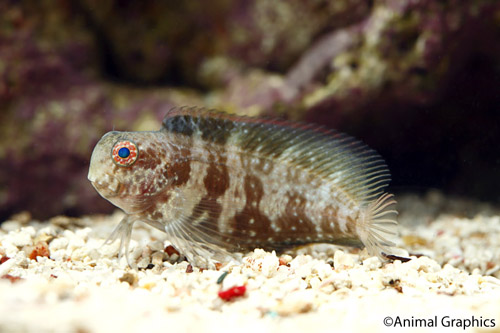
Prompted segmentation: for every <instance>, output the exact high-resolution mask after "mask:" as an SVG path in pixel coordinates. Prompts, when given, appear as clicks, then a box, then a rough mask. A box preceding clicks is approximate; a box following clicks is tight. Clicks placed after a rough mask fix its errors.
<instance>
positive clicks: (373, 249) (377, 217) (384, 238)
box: [357, 193, 398, 259]
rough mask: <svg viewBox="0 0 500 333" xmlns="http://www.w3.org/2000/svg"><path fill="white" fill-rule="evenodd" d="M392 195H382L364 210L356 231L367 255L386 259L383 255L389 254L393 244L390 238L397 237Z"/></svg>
mask: <svg viewBox="0 0 500 333" xmlns="http://www.w3.org/2000/svg"><path fill="white" fill-rule="evenodd" d="M393 197H394V196H393V195H392V194H389V193H384V194H383V195H381V196H380V197H379V198H378V199H377V200H374V201H373V202H371V203H370V204H369V205H368V206H367V207H366V208H365V211H364V213H363V214H362V217H361V219H360V221H358V226H357V230H358V233H359V236H360V238H361V241H362V242H363V244H364V245H365V246H366V248H367V250H368V253H370V254H371V255H376V256H378V257H379V258H381V259H386V258H385V257H384V255H383V253H385V254H390V253H391V250H390V247H391V246H394V245H395V244H394V243H393V242H392V241H391V240H390V238H392V237H394V236H397V234H398V233H397V225H398V222H397V220H396V216H397V214H398V212H397V211H396V210H395V209H392V208H393V206H394V205H395V204H396V200H394V199H393Z"/></svg>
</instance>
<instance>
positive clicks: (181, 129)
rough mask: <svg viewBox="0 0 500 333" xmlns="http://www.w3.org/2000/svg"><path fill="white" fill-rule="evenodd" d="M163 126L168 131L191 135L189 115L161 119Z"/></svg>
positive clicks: (191, 127)
mask: <svg viewBox="0 0 500 333" xmlns="http://www.w3.org/2000/svg"><path fill="white" fill-rule="evenodd" d="M163 128H165V129H166V130H167V131H169V132H174V133H180V134H184V135H187V136H191V135H193V132H194V129H193V124H192V122H191V117H189V116H176V117H171V118H167V119H165V120H164V121H163Z"/></svg>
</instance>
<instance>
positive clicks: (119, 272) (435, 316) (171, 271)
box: [0, 202, 500, 333]
mask: <svg viewBox="0 0 500 333" xmlns="http://www.w3.org/2000/svg"><path fill="white" fill-rule="evenodd" d="M420 203H421V202H420ZM403 215H404V214H403ZM437 215H439V214H437ZM28 217H29V216H28ZM403 217H404V218H403V220H405V222H404V223H403V225H402V226H401V238H400V243H399V244H398V245H399V246H400V247H401V248H404V249H405V250H406V251H407V252H406V254H408V253H409V255H410V256H411V260H410V261H408V262H401V261H399V260H396V261H394V262H392V263H384V264H383V263H381V262H380V261H379V259H378V258H376V257H368V255H367V254H366V251H359V250H354V249H349V248H340V247H335V246H331V245H315V246H310V247H305V248H301V249H298V250H296V251H294V252H291V253H289V254H284V255H280V256H277V255H276V254H275V253H269V252H265V251H263V250H259V249H256V250H255V251H253V252H251V253H248V254H246V255H245V256H244V258H243V260H242V263H232V264H228V265H226V266H223V267H219V270H200V269H198V268H196V267H194V268H192V272H190V270H191V267H188V263H187V262H186V261H180V260H175V259H177V258H178V257H179V256H178V255H177V254H175V253H174V254H173V255H172V256H170V257H169V256H168V255H167V254H166V253H165V251H164V248H165V246H166V245H168V242H167V241H165V240H164V238H165V235H163V234H162V233H160V232H157V231H155V230H153V229H151V228H149V227H147V226H138V227H136V228H135V229H134V232H133V241H132V243H131V257H132V258H133V260H134V261H135V262H137V263H138V266H139V267H143V268H141V269H138V270H136V269H130V268H128V267H127V265H126V262H125V260H123V259H122V261H121V262H119V261H118V259H117V258H116V253H117V251H118V244H117V243H115V244H111V245H106V246H102V243H103V241H104V240H105V239H106V237H107V236H108V235H109V233H110V232H111V230H112V228H113V227H114V226H115V225H116V224H117V223H118V221H119V219H120V214H119V213H116V214H114V215H112V216H94V217H84V218H81V219H73V218H65V217H58V218H54V219H51V220H49V221H47V222H43V223H42V222H36V221H31V220H30V219H29V218H27V216H26V215H19V216H17V217H14V218H13V219H11V220H9V221H6V222H5V223H3V224H2V226H1V227H0V258H3V259H2V262H3V263H2V264H1V265H0V277H2V278H0V331H2V332H4V331H5V332H17V331H22V332H26V331H28V332H31V331H32V332H54V331H57V332H118V331H119V332H156V331H158V332H165V331H167V330H168V331H173V332H176V333H177V332H184V331H189V332H194V331H211V332H224V331H243V332H245V331H249V332H250V331H251V332H255V331H261V332H276V331H278V330H279V331H287V332H303V331H307V332H313V331H320V332H326V331H329V332H331V331H337V330H338V331H368V330H370V331H371V332H377V331H393V332H395V331H397V330H401V327H403V326H404V327H406V328H405V331H408V332H411V331H420V330H422V326H427V327H429V326H437V327H441V328H443V327H454V328H455V330H463V327H464V326H469V328H468V330H472V331H474V330H482V329H485V328H487V327H488V326H492V324H494V326H495V328H496V330H497V331H498V330H499V327H500V280H499V278H500V217H499V216H490V217H485V216H481V215H477V216H476V217H474V218H472V219H467V218H459V217H456V216H453V215H441V216H437V217H432V218H428V219H427V221H425V219H424V222H423V223H419V224H417V225H414V224H412V223H411V220H412V218H411V216H409V215H408V214H407V215H406V216H403ZM408 221H409V222H408ZM47 250H48V251H47ZM402 253H403V254H405V252H404V251H403V252H402ZM37 255H39V256H37ZM47 255H48V257H47ZM30 257H31V258H32V259H30ZM7 258H9V259H8V260H7ZM148 265H149V266H148ZM145 267H147V268H145ZM224 271H227V272H229V273H228V274H227V276H226V278H225V279H224V280H223V282H222V284H217V279H218V278H219V277H220V276H221V274H222V273H223V272H224ZM241 285H245V286H246V292H245V294H244V295H243V296H242V297H237V298H234V299H233V300H231V301H225V300H223V299H221V298H220V297H218V292H219V291H220V290H221V289H222V290H227V289H230V288H231V287H233V286H241ZM405 320H406V321H405Z"/></svg>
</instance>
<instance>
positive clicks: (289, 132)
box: [163, 107, 390, 205]
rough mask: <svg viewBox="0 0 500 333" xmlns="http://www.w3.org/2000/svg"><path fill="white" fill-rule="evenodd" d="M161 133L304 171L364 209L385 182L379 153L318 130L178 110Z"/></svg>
mask: <svg viewBox="0 0 500 333" xmlns="http://www.w3.org/2000/svg"><path fill="white" fill-rule="evenodd" d="M163 130H164V131H168V132H175V133H180V134H183V135H188V136H193V137H199V138H201V139H203V140H205V141H209V142H213V143H214V144H226V143H228V144H233V145H236V146H238V147H240V148H241V149H242V150H243V151H244V152H246V153H248V154H250V155H257V156H259V157H268V158H270V159H273V160H274V161H275V162H281V163H286V164H288V165H290V167H298V168H301V169H303V170H307V171H308V172H311V173H314V174H315V175H317V176H319V177H321V178H322V179H324V180H326V181H329V182H331V183H332V184H333V185H335V186H337V187H338V188H339V189H340V190H341V191H343V192H345V193H347V194H348V195H349V196H351V197H352V198H354V199H355V200H356V201H358V202H360V203H362V204H365V205H367V204H368V203H369V202H372V201H373V200H375V199H376V198H377V197H378V196H379V195H380V194H381V193H382V192H383V189H384V188H385V187H386V186H387V185H388V183H389V181H390V174H389V170H388V169H387V166H386V164H385V162H384V161H383V159H382V158H381V157H380V155H379V154H378V153H376V152H375V151H374V150H372V149H371V148H369V147H368V146H366V145H365V144H364V143H362V142H361V141H358V140H356V139H354V138H353V137H351V136H348V135H346V134H343V133H340V132H338V131H335V130H330V129H327V128H325V127H322V126H318V125H312V124H305V123H300V122H290V121H286V120H281V119H277V118H253V117H246V116H237V115H231V114H227V113H224V112H220V111H216V110H207V109H204V108H197V107H181V108H174V109H172V110H170V111H169V112H168V113H167V115H166V116H165V118H164V120H163Z"/></svg>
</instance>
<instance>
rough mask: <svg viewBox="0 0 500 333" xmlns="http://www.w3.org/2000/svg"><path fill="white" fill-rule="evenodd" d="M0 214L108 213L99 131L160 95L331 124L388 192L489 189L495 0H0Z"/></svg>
mask: <svg viewBox="0 0 500 333" xmlns="http://www.w3.org/2000/svg"><path fill="white" fill-rule="evenodd" d="M0 13H1V15H0V218H1V220H3V219H4V218H6V217H8V216H9V215H11V214H14V213H18V212H20V211H30V212H31V213H32V214H33V215H34V216H35V217H36V218H40V219H42V218H46V217H48V216H53V215H57V214H68V215H80V214H87V213H99V212H109V211H112V210H113V207H112V206H111V205H110V204H108V203H107V202H106V201H105V200H103V199H101V198H100V197H99V196H98V195H97V193H96V192H95V191H94V189H93V188H92V187H91V185H90V184H89V182H88V181H87V179H86V174H87V170H88V162H89V158H90V154H91V151H92V148H93V146H94V144H95V143H96V142H97V140H98V139H99V138H100V137H101V136H102V135H103V134H104V133H105V132H107V131H109V130H111V129H112V128H115V129H119V130H149V129H157V128H158V127H159V125H160V121H161V118H162V116H163V115H164V114H165V112H166V111H167V110H168V109H169V108H171V107H173V106H176V105H203V106H208V107H216V108H220V109H224V110H226V111H229V112H234V113H239V114H249V115H257V114H273V115H279V116H282V117H286V118H289V119H294V120H304V121H311V122H316V123H320V124H324V125H326V126H329V127H335V128H337V129H339V130H341V131H344V132H347V133H349V134H351V135H354V136H356V137H358V138H360V139H362V140H364V141H365V142H366V143H368V144H369V145H370V146H372V147H373V148H375V149H376V150H378V151H379V152H380V153H381V154H382V156H384V158H385V159H386V160H387V162H388V164H389V166H390V168H391V170H392V174H393V183H392V190H393V191H395V192H408V191H412V192H424V191H427V190H428V189H430V188H438V189H440V190H442V191H444V192H445V193H447V194H450V195H457V196H467V197H473V198H478V199H481V200H486V201H490V202H493V203H497V202H498V201H499V199H500V171H499V170H500V147H499V146H500V145H499V144H498V142H499V140H500V131H499V127H500V115H499V112H498V111H499V110H498V109H499V107H500V43H499V41H500V3H499V2H498V1H497V0H447V1H433V0H375V1H373V0H372V1H368V0H336V1H330V0H309V1H301V0H255V1H244V0H234V1H229V0H214V1H210V2H205V1H132V0H106V1H96V0H75V1H71V0H40V1H27V0H26V1H13V0H2V1H0Z"/></svg>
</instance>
